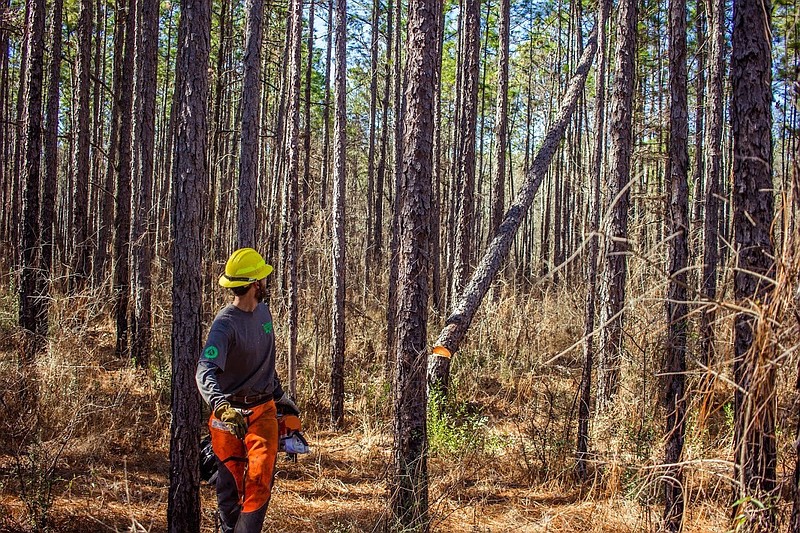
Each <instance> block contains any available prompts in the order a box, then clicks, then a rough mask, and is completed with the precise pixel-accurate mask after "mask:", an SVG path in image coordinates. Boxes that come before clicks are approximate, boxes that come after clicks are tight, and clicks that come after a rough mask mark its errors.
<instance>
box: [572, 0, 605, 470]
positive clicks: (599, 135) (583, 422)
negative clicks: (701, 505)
mask: <svg viewBox="0 0 800 533" xmlns="http://www.w3.org/2000/svg"><path fill="white" fill-rule="evenodd" d="M610 11H611V1H610V0H601V2H600V6H599V9H598V13H597V32H598V33H597V57H598V65H597V101H596V102H595V137H594V159H593V160H592V170H591V176H592V199H591V206H590V214H589V220H590V231H591V232H592V235H590V237H589V241H588V243H587V251H586V270H587V272H588V275H587V280H588V282H589V283H588V287H587V289H586V311H585V315H584V323H583V338H584V339H586V340H585V342H584V345H583V357H584V360H583V374H582V375H581V388H580V399H579V404H578V445H577V450H576V454H575V455H576V461H575V473H576V475H577V476H578V478H579V479H582V480H586V479H587V478H588V475H589V464H588V463H589V421H590V417H591V410H590V403H591V393H592V367H593V366H594V355H595V344H594V324H595V311H596V307H597V260H598V255H599V248H600V246H599V242H598V239H599V235H597V233H598V231H599V230H600V184H601V183H602V173H603V146H604V144H605V101H606V95H605V92H606V77H607V74H606V42H607V41H606V21H607V20H608V15H609V12H610Z"/></svg>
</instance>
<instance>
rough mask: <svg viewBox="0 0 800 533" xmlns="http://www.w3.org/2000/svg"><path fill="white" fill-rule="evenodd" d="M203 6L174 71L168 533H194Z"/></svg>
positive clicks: (205, 42) (184, 29) (182, 26)
mask: <svg viewBox="0 0 800 533" xmlns="http://www.w3.org/2000/svg"><path fill="white" fill-rule="evenodd" d="M210 30H211V6H210V2H208V1H207V0H199V1H191V2H190V1H183V2H181V18H180V23H179V28H178V50H179V53H178V61H177V64H176V67H175V71H176V81H175V100H176V105H175V112H176V114H177V116H176V119H175V154H174V167H173V172H172V178H173V186H172V189H173V191H174V194H175V201H174V204H173V213H172V219H173V224H172V239H173V242H174V244H173V249H172V250H173V253H172V264H173V274H172V301H173V304H172V405H171V412H172V413H173V415H174V416H173V417H172V425H171V428H170V429H171V431H170V453H169V459H170V460H169V464H170V477H169V480H170V489H169V501H168V506H167V525H168V528H169V531H170V532H171V533H199V531H200V516H201V513H200V476H199V472H198V469H197V464H198V460H199V446H198V443H199V442H200V425H201V422H200V408H201V403H200V395H199V394H198V392H197V385H196V383H195V379H194V374H195V369H196V365H197V357H198V354H199V353H200V350H201V348H202V344H201V342H202V328H201V315H202V313H201V310H202V304H203V292H202V277H201V271H200V268H198V266H199V265H201V264H202V260H203V246H202V212H203V194H204V192H203V189H204V184H205V176H206V132H207V127H206V114H207V111H208V110H207V101H208V67H209V48H210V41H211V35H210Z"/></svg>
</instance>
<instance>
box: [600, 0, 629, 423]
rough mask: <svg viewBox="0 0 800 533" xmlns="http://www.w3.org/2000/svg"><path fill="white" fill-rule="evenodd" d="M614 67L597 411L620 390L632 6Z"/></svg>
mask: <svg viewBox="0 0 800 533" xmlns="http://www.w3.org/2000/svg"><path fill="white" fill-rule="evenodd" d="M617 20H618V22H617V36H616V40H617V48H616V51H615V54H614V57H615V58H616V67H615V72H614V80H615V81H614V85H613V86H612V87H611V123H610V125H609V132H610V136H611V151H610V154H609V183H608V197H609V200H610V205H609V207H608V209H609V210H610V214H609V215H607V218H608V219H609V220H610V227H609V228H608V231H607V233H608V236H609V240H608V242H607V244H606V251H605V262H606V268H605V269H604V270H603V281H602V285H601V286H602V291H603V294H602V295H601V300H602V301H603V306H602V308H601V313H600V324H601V330H600V346H601V350H602V352H601V354H602V360H601V364H600V368H599V372H598V387H597V408H598V410H599V411H604V410H606V409H607V408H608V407H610V406H611V403H612V401H613V398H614V396H615V395H616V393H617V389H618V387H619V374H620V363H621V360H622V352H623V349H624V342H623V335H622V326H623V309H624V307H625V281H626V279H627V275H628V273H627V268H628V267H627V254H628V204H629V183H630V180H631V170H630V164H631V124H632V114H633V113H632V108H633V90H634V76H635V68H634V65H635V61H636V59H635V57H636V20H637V15H636V2H635V1H634V0H621V1H620V4H619V8H618V19H617Z"/></svg>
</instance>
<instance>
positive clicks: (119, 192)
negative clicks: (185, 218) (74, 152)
mask: <svg viewBox="0 0 800 533" xmlns="http://www.w3.org/2000/svg"><path fill="white" fill-rule="evenodd" d="M136 2H137V0H128V4H127V6H126V7H125V10H126V15H125V52H124V56H123V58H124V59H123V67H122V68H123V72H124V73H128V72H133V71H134V64H135V63H134V55H133V54H134V47H135V42H136V41H135V38H136ZM121 81H122V83H121V84H120V87H119V106H120V126H119V166H118V167H117V172H116V175H117V187H116V196H115V209H114V314H115V318H116V323H117V347H116V354H117V356H123V355H125V354H127V353H128V301H129V300H130V279H129V278H130V232H131V164H132V163H133V154H132V151H131V137H132V122H133V120H132V117H133V113H132V112H133V108H132V106H133V76H130V75H123V76H122V78H121Z"/></svg>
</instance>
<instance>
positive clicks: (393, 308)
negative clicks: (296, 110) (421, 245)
mask: <svg viewBox="0 0 800 533" xmlns="http://www.w3.org/2000/svg"><path fill="white" fill-rule="evenodd" d="M402 14H403V2H402V0H397V3H396V4H395V12H394V19H395V32H394V50H395V59H394V75H393V76H392V77H393V78H394V172H393V187H392V189H393V193H392V200H391V202H392V238H391V242H390V244H389V284H388V285H389V286H388V290H387V292H388V296H387V300H388V302H387V306H386V349H387V352H386V353H387V362H388V361H390V360H391V359H392V358H394V354H395V352H396V348H397V346H396V344H395V340H396V336H397V277H398V275H399V271H398V268H399V267H398V262H397V258H398V254H399V253H400V192H401V189H400V173H401V164H402V160H403V116H404V110H405V104H404V102H403V93H402V88H403V86H404V83H403V82H404V79H403V73H402V70H401V68H400V65H401V63H402V60H403V54H402V48H401V46H402V33H403V30H402V26H403V25H402V20H403V17H402ZM386 368H387V373H388V372H389V371H390V369H391V366H390V365H389V364H387V367H386Z"/></svg>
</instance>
